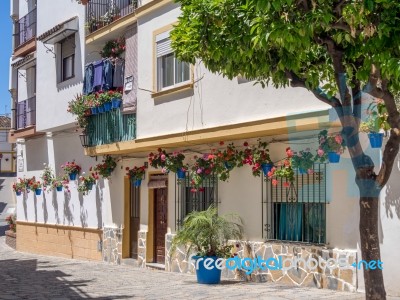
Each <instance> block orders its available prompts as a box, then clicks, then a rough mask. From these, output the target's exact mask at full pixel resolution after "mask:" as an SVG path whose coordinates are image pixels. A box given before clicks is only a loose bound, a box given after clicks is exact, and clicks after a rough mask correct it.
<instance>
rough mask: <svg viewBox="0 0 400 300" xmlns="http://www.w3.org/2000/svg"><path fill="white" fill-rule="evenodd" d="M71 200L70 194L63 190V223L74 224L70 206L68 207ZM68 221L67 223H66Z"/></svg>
mask: <svg viewBox="0 0 400 300" xmlns="http://www.w3.org/2000/svg"><path fill="white" fill-rule="evenodd" d="M70 201H71V194H70V193H68V192H67V191H64V220H63V224H64V225H71V224H72V225H74V216H73V215H72V211H71V208H70V207H69V202H70ZM66 223H68V224H66Z"/></svg>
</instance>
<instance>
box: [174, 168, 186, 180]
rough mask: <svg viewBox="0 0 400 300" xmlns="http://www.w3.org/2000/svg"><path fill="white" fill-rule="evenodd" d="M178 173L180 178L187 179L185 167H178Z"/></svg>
mask: <svg viewBox="0 0 400 300" xmlns="http://www.w3.org/2000/svg"><path fill="white" fill-rule="evenodd" d="M176 175H177V176H178V179H185V177H186V170H185V169H182V168H181V169H178V171H177V172H176Z"/></svg>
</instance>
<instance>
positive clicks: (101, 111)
mask: <svg viewBox="0 0 400 300" xmlns="http://www.w3.org/2000/svg"><path fill="white" fill-rule="evenodd" d="M97 110H98V112H99V114H102V113H104V106H103V105H100V106H98V107H97Z"/></svg>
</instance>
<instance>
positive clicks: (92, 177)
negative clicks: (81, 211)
mask: <svg viewBox="0 0 400 300" xmlns="http://www.w3.org/2000/svg"><path fill="white" fill-rule="evenodd" d="M98 179H99V176H98V174H97V173H96V172H92V173H90V174H89V175H87V176H84V173H83V174H82V175H81V176H79V183H78V192H80V193H82V194H83V195H87V194H89V192H90V191H91V190H92V188H93V185H94V184H95V183H96V180H98Z"/></svg>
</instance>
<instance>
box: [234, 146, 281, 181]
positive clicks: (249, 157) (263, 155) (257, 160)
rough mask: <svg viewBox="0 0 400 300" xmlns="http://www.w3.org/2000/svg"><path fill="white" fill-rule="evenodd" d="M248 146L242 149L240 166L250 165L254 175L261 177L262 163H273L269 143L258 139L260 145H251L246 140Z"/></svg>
mask: <svg viewBox="0 0 400 300" xmlns="http://www.w3.org/2000/svg"><path fill="white" fill-rule="evenodd" d="M243 146H245V147H246V148H245V149H244V150H243V151H240V153H239V156H240V157H241V159H240V160H239V166H242V165H250V166H251V169H252V173H253V176H256V177H259V176H260V175H261V174H262V167H261V165H262V164H272V163H273V162H272V160H271V158H270V156H269V149H268V143H267V142H263V141H261V139H258V145H253V146H250V145H249V143H248V142H244V143H243Z"/></svg>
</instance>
